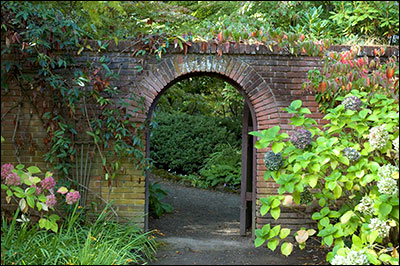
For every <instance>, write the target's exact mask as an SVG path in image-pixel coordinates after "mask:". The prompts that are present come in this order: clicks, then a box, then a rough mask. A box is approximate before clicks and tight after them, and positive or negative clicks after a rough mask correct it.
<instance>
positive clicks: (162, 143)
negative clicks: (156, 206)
mask: <svg viewBox="0 0 400 266" xmlns="http://www.w3.org/2000/svg"><path fill="white" fill-rule="evenodd" d="M154 122H155V124H156V126H155V127H154V128H153V129H152V136H151V142H150V145H151V147H150V152H151V154H150V155H151V158H152V159H153V160H154V164H155V166H156V167H157V168H162V169H169V171H171V172H177V173H179V174H191V173H195V172H198V171H199V170H200V169H201V168H202V167H203V166H204V163H205V160H206V158H207V157H208V156H209V155H210V154H212V153H213V152H216V151H217V145H218V144H221V143H229V144H231V145H232V146H236V147H237V146H239V145H240V136H241V135H240V133H239V132H235V131H230V130H229V125H230V124H231V123H232V122H231V120H229V119H223V118H214V117H207V116H202V115H196V116H191V115H188V114H184V113H182V114H179V113H177V114H173V115H171V114H167V113H161V112H160V113H158V114H157V117H156V118H155V119H154ZM238 133H239V134H238Z"/></svg>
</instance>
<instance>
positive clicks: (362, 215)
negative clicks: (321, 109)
mask: <svg viewBox="0 0 400 266" xmlns="http://www.w3.org/2000/svg"><path fill="white" fill-rule="evenodd" d="M338 99H339V100H340V101H342V104H339V105H337V106H336V107H335V108H333V109H328V110H327V114H326V115H325V117H324V119H326V120H328V121H329V123H328V124H326V125H325V126H324V128H325V130H321V128H320V127H318V126H316V122H315V121H314V120H313V119H311V118H308V117H306V115H307V114H310V113H311V112H309V110H308V109H307V108H301V105H302V102H301V101H300V100H297V101H294V102H292V104H291V105H290V106H289V107H288V108H285V110H286V111H287V112H289V113H292V114H293V117H292V118H291V121H292V122H291V124H293V125H295V126H297V127H301V128H304V129H303V130H301V131H300V130H298V131H296V132H295V133H294V134H299V133H298V132H303V133H300V135H305V133H304V132H306V130H307V131H308V132H310V134H311V136H310V137H308V141H307V142H303V143H308V142H309V144H308V147H307V149H304V147H305V146H304V145H297V142H296V141H293V137H292V138H290V139H289V135H288V134H287V133H281V134H279V131H280V128H279V126H276V127H273V128H270V129H268V130H264V131H263V132H251V133H250V134H252V135H255V136H257V137H260V139H259V141H257V143H256V145H255V146H256V148H259V149H265V148H268V147H269V146H270V144H272V145H271V150H272V151H273V152H274V153H280V154H281V156H282V160H283V165H282V167H280V168H279V169H278V170H273V169H268V170H267V171H266V172H265V174H264V177H265V179H268V178H271V177H272V178H273V179H274V181H275V182H276V183H277V184H279V185H280V187H279V189H278V193H279V195H276V196H271V197H268V198H261V199H260V202H261V204H262V206H261V208H260V213H261V215H265V214H267V213H268V212H270V213H271V216H272V217H273V218H274V219H278V218H279V216H280V208H281V206H293V205H296V204H298V205H300V204H311V202H312V201H314V202H315V203H316V204H318V205H319V206H320V208H319V210H318V211H316V212H314V213H313V215H312V219H314V220H316V221H317V227H318V228H317V229H318V231H315V230H314V228H311V229H306V228H302V229H301V230H300V231H298V232H296V233H295V234H294V235H295V239H296V241H297V242H298V243H299V247H300V248H304V247H305V245H306V241H307V239H308V238H309V237H310V236H311V235H313V234H316V236H317V237H320V238H321V243H322V245H324V246H326V247H330V248H331V251H330V252H329V253H328V254H327V257H326V259H327V261H329V262H330V263H331V264H334V265H340V264H345V265H354V264H375V265H377V264H382V263H383V264H398V263H399V255H398V249H399V238H398V233H399V167H398V165H399V156H398V136H399V113H398V112H399V105H398V104H397V103H396V102H395V100H394V99H391V98H389V97H388V96H387V95H384V94H379V93H367V92H359V91H357V90H352V91H351V93H350V94H348V95H345V96H344V97H339V98H338ZM344 99H353V102H358V100H355V99H359V100H360V101H361V104H357V106H362V109H361V108H349V106H346V105H347V104H349V100H347V103H346V102H345V103H346V104H343V101H344ZM285 139H286V140H287V139H289V140H290V141H284V140H285ZM287 193H291V195H289V196H288V195H285V194H287ZM305 196H307V197H305ZM289 234H290V230H289V229H287V228H281V227H280V225H277V226H276V227H274V228H272V229H271V228H270V224H267V225H265V226H264V227H263V228H261V229H257V230H256V232H255V235H256V239H255V245H256V246H260V245H262V244H263V243H265V242H266V241H268V242H267V245H268V247H269V248H270V249H272V250H274V249H275V248H276V247H277V245H278V244H279V242H280V241H282V240H283V239H285V238H286V237H287V236H288V235H289ZM292 249H293V245H292V243H290V242H285V243H283V244H282V246H281V251H282V253H283V254H284V255H289V254H290V253H291V252H292Z"/></svg>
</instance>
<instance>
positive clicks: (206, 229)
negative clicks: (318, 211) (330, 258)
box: [149, 177, 327, 265]
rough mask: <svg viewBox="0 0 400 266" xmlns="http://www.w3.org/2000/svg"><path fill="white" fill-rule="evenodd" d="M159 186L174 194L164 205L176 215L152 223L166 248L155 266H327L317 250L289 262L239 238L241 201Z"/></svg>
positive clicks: (296, 255)
mask: <svg viewBox="0 0 400 266" xmlns="http://www.w3.org/2000/svg"><path fill="white" fill-rule="evenodd" d="M151 181H152V182H154V181H159V182H160V184H161V186H162V188H163V189H166V190H167V191H168V196H166V197H165V198H164V199H163V202H166V203H169V204H171V205H172V206H173V207H174V211H173V213H170V214H164V215H163V216H161V218H159V219H150V220H149V229H158V230H159V231H160V232H161V233H162V234H163V235H164V236H159V237H157V239H158V240H159V241H162V242H163V243H164V245H163V246H161V247H160V248H159V249H158V251H157V254H156V257H157V260H156V261H153V262H152V263H150V265H196V264H198V265H199V264H200V265H228V264H229V265H306V264H310V265H312V264H314V265H315V264H321V263H323V264H327V263H325V260H324V258H323V256H322V255H321V252H320V251H319V250H318V249H316V248H308V249H306V250H299V248H298V247H294V252H293V253H292V255H290V256H289V257H285V256H283V255H282V254H280V247H278V248H277V250H275V252H272V251H270V250H269V249H267V248H265V247H259V248H255V247H254V242H253V240H252V239H251V236H250V233H249V235H248V236H247V237H242V236H240V233H239V224H240V222H239V206H240V195H239V194H233V193H224V192H218V191H207V190H203V189H197V188H191V187H184V186H182V185H180V184H177V183H171V182H170V181H166V180H162V179H157V178H155V177H152V178H151Z"/></svg>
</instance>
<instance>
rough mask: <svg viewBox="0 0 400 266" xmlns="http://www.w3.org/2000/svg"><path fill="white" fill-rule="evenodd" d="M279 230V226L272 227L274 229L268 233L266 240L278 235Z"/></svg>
mask: <svg viewBox="0 0 400 266" xmlns="http://www.w3.org/2000/svg"><path fill="white" fill-rule="evenodd" d="M279 230H281V226H280V225H276V226H274V228H272V229H271V231H270V232H269V236H268V238H272V237H275V236H277V235H278V234H279Z"/></svg>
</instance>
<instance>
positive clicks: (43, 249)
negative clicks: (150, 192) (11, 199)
mask: <svg viewBox="0 0 400 266" xmlns="http://www.w3.org/2000/svg"><path fill="white" fill-rule="evenodd" d="M106 210H107V208H106V209H105V210H104V211H103V212H102V213H101V215H100V216H99V217H98V218H97V220H96V221H95V222H94V223H91V224H88V223H82V219H80V217H81V212H79V211H77V208H76V207H75V209H74V211H73V212H72V214H71V215H70V216H69V217H68V218H67V219H66V221H65V222H64V223H63V224H62V225H61V226H60V228H59V231H58V232H57V233H53V232H50V231H44V230H39V228H38V226H37V225H30V224H20V223H16V217H17V216H18V213H17V212H16V214H15V216H14V219H13V220H12V221H11V222H7V221H6V220H5V219H4V218H3V220H2V227H1V264H2V265H12V264H17V265H59V264H63V265H65V264H73V265H112V264H116V265H126V264H146V263H147V261H148V260H151V259H152V258H153V254H154V253H155V249H156V242H155V240H154V239H153V237H152V236H151V233H152V232H147V233H143V231H142V230H141V229H140V228H138V226H137V225H135V224H133V223H128V224H119V223H117V222H114V221H112V220H110V219H108V218H107V215H106Z"/></svg>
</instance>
